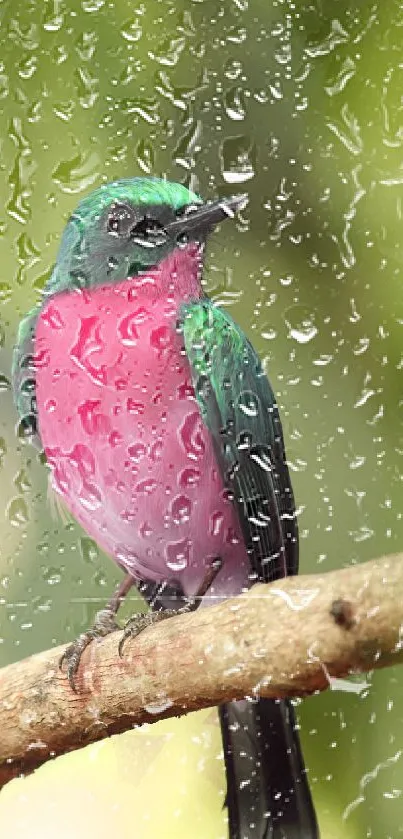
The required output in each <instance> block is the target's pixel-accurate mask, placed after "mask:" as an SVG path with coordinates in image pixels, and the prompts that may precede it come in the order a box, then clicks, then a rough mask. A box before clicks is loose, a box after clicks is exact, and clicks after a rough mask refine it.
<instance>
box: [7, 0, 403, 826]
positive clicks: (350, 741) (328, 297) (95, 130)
mask: <svg viewBox="0 0 403 839" xmlns="http://www.w3.org/2000/svg"><path fill="white" fill-rule="evenodd" d="M1 13H2V17H3V34H2V36H1V42H2V50H1V59H0V97H1V105H2V111H3V132H2V151H1V169H2V172H1V179H0V184H1V195H2V211H1V213H0V234H1V247H2V276H1V277H0V345H1V356H0V359H1V361H0V397H1V420H0V421H1V428H0V468H1V481H0V508H1V509H2V510H3V522H2V539H1V549H0V618H1V619H0V637H1V642H2V643H1V646H0V662H1V664H2V665H5V664H7V663H8V662H11V661H14V660H17V659H19V658H22V657H24V656H27V655H30V654H32V653H34V652H36V651H39V650H41V649H47V648H49V647H51V646H52V645H56V644H59V643H63V642H64V641H67V640H69V639H71V638H73V637H75V636H76V635H77V634H78V633H79V632H81V631H82V630H83V629H85V628H87V627H88V626H89V624H90V623H91V620H92V618H93V615H94V612H95V611H96V609H97V608H100V606H101V605H103V604H104V602H105V600H106V599H107V598H108V597H109V596H110V593H111V591H112V589H113V587H114V585H115V583H116V582H117V581H118V580H119V579H120V576H119V571H118V570H117V569H116V567H115V566H114V565H113V563H112V562H111V561H110V560H109V559H108V558H107V557H106V556H105V555H103V554H102V552H101V551H100V549H99V548H97V547H96V545H95V544H94V542H93V541H92V540H91V539H90V538H89V537H88V536H87V535H86V534H85V533H84V532H83V531H82V530H81V529H80V527H79V526H78V525H77V524H76V523H74V522H72V521H70V519H69V518H67V519H66V518H64V519H63V517H61V516H60V514H59V512H58V511H56V512H55V511H53V512H52V507H53V506H54V504H53V502H51V501H50V500H49V501H48V472H47V469H46V468H45V466H44V464H43V462H42V461H41V457H40V455H38V453H37V452H36V451H35V449H34V448H32V447H31V446H30V445H29V444H28V443H27V442H26V441H25V440H24V435H23V434H22V433H20V434H18V422H17V415H16V412H15V408H14V406H13V404H12V397H11V391H10V368H11V353H12V347H13V344H14V342H15V336H16V331H17V325H18V322H19V320H20V319H21V317H22V316H23V315H24V314H25V313H26V312H27V311H28V310H29V309H30V308H32V306H34V304H35V303H36V301H37V299H38V293H39V292H40V290H41V289H42V288H43V286H44V284H45V283H46V281H47V279H48V278H49V276H50V273H51V270H52V266H53V264H54V260H55V257H56V252H57V249H58V245H59V240H60V235H61V232H62V229H63V227H64V225H65V223H66V221H67V219H68V217H69V215H70V213H71V212H72V211H73V210H74V208H75V207H76V205H77V203H78V201H79V200H80V199H81V198H82V197H83V196H84V195H85V194H87V193H88V192H89V191H90V190H91V189H93V188H95V187H96V186H98V185H100V184H101V183H102V182H103V181H107V180H112V179H115V178H121V177H129V176H133V175H146V176H147V175H151V174H153V175H158V176H163V175H166V176H167V177H168V178H169V179H170V180H178V181H183V182H184V183H186V184H187V185H188V186H189V187H190V188H191V189H192V190H194V191H195V192H196V193H199V194H201V195H202V196H203V197H204V198H216V197H217V196H221V195H224V196H229V195H231V194H232V193H234V192H247V193H248V195H249V204H248V206H247V208H245V209H244V210H242V212H241V214H240V216H239V218H237V220H236V221H228V222H226V223H225V225H222V227H221V228H220V230H218V231H216V232H215V233H214V234H213V236H212V237H211V241H210V244H209V247H208V250H207V256H206V268H205V273H204V277H205V287H206V290H207V292H208V293H209V294H210V295H211V296H212V298H213V299H214V300H215V301H216V302H218V303H220V304H221V305H222V306H223V307H225V308H228V311H229V312H230V313H231V315H232V316H233V317H234V318H235V319H236V320H237V322H238V323H239V324H240V325H241V326H242V328H243V329H244V330H245V332H246V333H247V335H248V337H249V338H250V339H251V340H252V341H253V343H254V346H255V347H256V349H257V351H258V352H259V354H260V357H261V358H262V361H263V364H264V367H265V370H266V371H267V372H268V374H269V376H270V380H271V383H272V385H273V388H274V390H275V392H276V394H277V396H278V401H279V405H280V409H281V415H282V420H283V427H284V434H285V439H286V445H287V453H288V457H289V462H290V468H291V476H292V481H293V486H294V490H295V495H296V499H297V506H298V510H299V514H300V517H299V525H300V537H301V560H300V569H301V571H302V572H309V571H311V572H314V571H326V570H330V569H334V568H339V567H341V566H344V565H348V564H350V563H352V562H361V561H365V560H368V559H371V558H374V557H377V556H381V555H383V554H386V553H393V552H395V551H398V550H399V549H401V545H402V537H403V522H402V514H401V489H400V486H401V471H402V468H401V461H402V451H403V447H402V415H401V399H402V395H401V394H402V387H401V382H402V372H401V370H402V360H401V345H402V340H401V331H402V330H401V327H402V287H403V285H402V266H403V253H402V244H401V222H402V185H403V170H402V143H403V122H402V103H401V89H402V47H401V40H402V33H403V13H402V9H401V4H399V3H398V2H391V3H388V4H381V3H373V4H358V3H357V4H351V3H344V2H340V0H338V2H337V3H336V2H333V3H332V2H330V3H326V4H324V3H322V2H320V0H317V2H314V3H311V4H308V5H306V6H304V7H301V8H300V7H298V5H297V4H293V3H290V2H273V3H270V4H267V3H266V2H262V1H261V2H257V3H256V4H252V3H248V2H247V0H233V2H226V3H222V4H220V3H215V2H211V0H204V2H203V0H198V2H196V1H195V2H184V3H182V4H181V3H177V2H175V3H171V2H169V0H162V2H157V0H152V2H148V3H147V4H145V3H144V4H141V3H140V4H139V5H138V6H136V8H134V7H133V5H132V4H130V3H128V2H126V0H124V2H121V3H120V4H115V5H114V4H107V3H105V2H103V0H89V2H84V0H82V2H73V3H69V4H67V3H64V2H59V0H55V2H47V3H44V4H39V3H35V2H32V3H28V4H22V5H21V7H20V8H17V7H16V6H15V5H12V4H10V3H3V4H2V9H1ZM141 323H142V315H141V314H138V315H136V317H135V318H134V319H131V320H128V321H127V322H123V321H121V322H120V329H121V339H122V344H123V346H127V348H130V347H132V346H134V344H133V342H134V341H135V340H136V336H137V332H138V330H139V329H140V328H141ZM155 342H156V344H157V348H160V349H161V348H163V346H164V335H163V334H162V333H159V334H157V335H155ZM89 358H90V360H91V355H90V356H89ZM49 398H50V399H51V397H49ZM141 404H142V403H141V400H138V401H137V402H136V403H133V404H132V405H131V408H132V412H133V417H135V418H136V421H137V420H138V415H139V413H141ZM244 405H245V411H253V400H251V399H250V398H249V396H248V395H247V394H245V402H244ZM48 407H49V410H50V411H51V410H52V404H49V406H48ZM83 411H84V408H83ZM190 416H191V415H190ZM83 422H87V423H90V424H92V425H93V426H94V428H98V430H99V429H100V427H101V425H102V416H100V415H99V413H98V412H97V410H96V408H94V406H88V405H87V409H86V410H85V411H84V413H83ZM182 430H183V434H184V435H185V439H186V440H188V439H189V440H190V441H191V445H192V446H193V445H194V446H196V447H197V446H200V445H201V442H200V438H199V437H198V433H197V429H196V428H195V427H193V425H191V420H189V426H186V427H184V428H183V429H182ZM20 432H21V429H20ZM142 453H143V450H142V448H141V441H140V442H139V441H137V443H136V442H135V441H134V442H133V448H132V450H131V451H130V452H129V453H128V457H129V459H130V460H131V461H132V465H133V466H135V465H137V464H138V463H139V462H140V461H141V458H142ZM155 456H156V457H157V456H158V450H156V451H155ZM195 480H197V466H195V465H193V464H192V465H191V466H189V467H188V469H187V472H186V474H185V473H182V483H181V485H180V490H179V489H178V492H177V493H176V494H175V495H173V496H172V499H171V508H170V515H172V518H173V520H174V521H175V520H177V521H178V522H183V521H184V520H185V519H186V517H187V516H188V515H189V513H188V510H189V495H190V493H191V492H193V489H192V487H193V485H194V481H195ZM144 490H145V491H147V488H146V487H144ZM148 490H149V491H151V490H152V487H151V486H149V487H148ZM91 498H92V502H93V503H97V500H96V494H95V496H94V494H92V496H91ZM90 501H91V499H90ZM216 512H217V515H215V517H214V520H212V522H211V530H212V533H213V534H214V533H215V531H217V532H218V531H219V530H220V528H221V527H222V519H221V518H220V515H221V513H220V511H216ZM171 560H172V561H173V563H174V564H176V565H177V563H178V562H182V563H183V562H184V561H185V560H186V545H184V546H182V549H181V550H178V552H177V553H176V554H175V556H174V557H173V558H172V557H171ZM138 607H139V603H138V601H135V602H133V601H132V602H131V603H130V604H129V606H128V607H127V608H126V613H127V614H128V613H129V611H131V610H132V609H133V608H138ZM346 687H347V686H346V685H345V686H344V688H346ZM401 691H402V675H401V673H400V670H399V669H398V668H392V669H389V670H386V671H384V672H378V673H376V674H375V675H373V676H372V675H370V676H367V677H365V679H364V678H363V679H362V689H356V690H347V689H344V690H343V691H340V690H334V691H329V692H328V693H327V694H325V695H321V696H318V697H314V698H312V699H310V700H308V701H306V702H305V703H304V704H303V706H302V707H301V708H300V720H301V726H302V736H303V745H304V753H305V757H306V762H307V765H308V766H309V769H310V778H311V783H312V789H313V794H314V797H315V802H316V804H317V807H318V812H319V818H320V820H321V824H322V830H323V836H324V837H325V839H328V837H329V839H331V837H333V836H334V837H336V836H337V837H339V836H341V835H343V836H345V837H360V839H361V837H363V836H367V837H376V838H377V839H383V837H385V839H386V837H392V836H393V837H396V836H398V835H400V833H401V832H402V831H403V828H402V826H401V825H402V823H403V818H402V815H403V810H402V807H403V805H402V797H401V796H402V781H401V775H402V768H401V764H402V756H401V734H400V731H401V725H402V719H401V717H402V711H401ZM202 729H203V726H202ZM209 732H210V729H209ZM196 736H197V737H199V738H201V739H200V742H206V741H207V740H208V741H209V742H210V740H209V738H210V733H208V734H206V733H205V730H204V733H203V730H201V732H199V733H198V734H197V735H196V734H195V733H194V732H193V733H192V734H189V731H188V730H186V734H185V735H184V738H185V741H186V738H191V737H196ZM161 737H162V735H161ZM203 738H204V740H203ZM160 742H162V740H161V741H160ZM107 747H109V748H110V749H112V752H111V753H109V752H108V758H107V759H105V758H104V761H105V763H102V755H103V754H105V753H104V752H103V751H102V749H101V747H99V749H98V752H99V756H98V757H97V758H96V760H99V763H98V764H96V762H95V763H93V765H94V766H95V767H96V768H95V769H94V778H95V780H94V787H93V788H91V789H89V788H88V787H87V792H86V796H89V797H90V798H91V800H94V799H95V800H98V802H99V800H100V799H101V798H102V795H103V793H102V790H103V784H104V782H105V772H107V771H111V783H112V779H113V782H114V784H115V787H114V791H113V795H111V797H110V799H108V805H106V804H105V803H104V802H103V805H102V808H103V809H102V808H101V805H100V804H99V803H98V805H97V806H98V811H97V807H96V806H95V807H94V812H93V815H92V819H93V821H92V825H93V826H94V825H95V824H96V820H97V812H98V815H99V814H100V820H99V828H97V830H99V831H100V832H99V834H98V835H103V834H102V830H103V829H105V830H106V827H104V826H105V825H106V823H107V822H108V819H109V825H112V824H114V826H116V819H117V818H118V819H119V828H118V829H119V832H120V833H121V835H123V836H125V835H131V833H130V826H132V825H133V822H134V819H135V818H137V815H138V814H136V813H135V812H133V808H132V805H131V804H130V806H129V805H128V801H131V798H130V784H129V783H128V773H129V772H130V766H131V762H132V761H133V759H134V758H133V751H130V747H129V745H127V741H126V740H125V738H119V742H117V741H116V742H114V744H110V743H109V744H106V746H105V747H104V746H103V747H102V748H107ZM181 748H182V749H183V748H184V746H183V744H182V747H180V746H178V751H177V758H178V759H179V757H178V755H179V754H180V753H181ZM113 749H115V751H113ZM211 750H212V751H211V752H209V753H208V754H209V758H208V759H207V758H206V764H209V765H210V764H211V765H210V769H211V766H213V772H215V771H216V763H217V762H216V763H214V760H215V758H214V759H213V758H211V754H213V755H216V754H218V752H219V745H217V744H216V745H215V746H211ZM134 751H135V750H134ZM98 752H97V753H94V754H96V755H98ZM210 758H211V760H210ZM72 759H74V761H75V764H74V766H75V770H74V773H73V774H74V775H75V778H76V777H77V774H79V773H80V771H82V772H83V778H84V780H83V783H85V784H88V783H89V782H88V769H85V766H84V765H83V767H82V769H80V766H81V764H80V753H77V754H76V755H75V756H74V758H72ZM82 760H83V761H85V760H87V758H82ZM172 760H173V758H172ZM94 761H95V758H94ZM194 763H195V769H194V771H195V778H197V775H198V773H199V774H200V776H203V772H204V764H203V759H202V757H200V760H199V762H197V761H195V762H194ZM105 764H106V765H105ZM111 764H113V767H114V769H113V772H112V770H109V769H107V767H108V766H111ZM51 769H52V767H51V766H48V767H47V768H46V771H47V772H50V771H51ZM66 771H69V770H66ZM37 776H38V777H39V773H37ZM35 777H36V776H35ZM220 777H221V776H220ZM173 780H174V779H173ZM195 782H196V781H195ZM49 783H50V782H49ZM62 783H63V782H61V783H56V782H55V787H54V799H53V800H54V802H55V808H56V812H57V808H58V807H61V806H62V805H61V802H60V799H58V798H57V795H58V792H57V791H58V790H60V787H61V784H62ZM65 783H66V785H67V787H68V789H70V786H68V784H67V781H66V782H65ZM68 783H69V784H71V783H72V781H71V780H70V781H69V782H68ZM155 783H159V782H158V781H156V782H155ZM203 783H204V780H203ZM209 783H210V782H209V781H206V785H207V786H208V785H209ZM67 787H66V788H67ZM50 788H51V789H53V787H52V785H50ZM72 789H73V792H72V793H71V794H76V793H74V783H73V787H72ZM189 789H191V784H189ZM208 789H209V790H210V791H207V792H206V796H207V798H206V799H205V800H206V801H207V800H210V799H208V796H209V795H210V796H213V795H214V789H219V790H220V794H221V799H220V807H221V804H222V797H223V780H222V777H221V780H217V778H216V777H215V776H214V782H213V783H212V784H211V785H210V786H208ZM9 790H10V791H9ZM9 790H7V796H10V799H8V798H7V799H6V798H5V794H4V802H5V803H3V805H2V802H1V796H0V814H1V806H4V808H5V811H4V812H5V815H4V819H6V818H8V817H9V816H8V813H9V812H11V811H12V809H13V806H14V810H15V803H14V805H13V802H12V800H11V795H12V793H11V786H10V788H9ZM212 790H213V791H212ZM35 796H40V793H39V792H36V793H35ZM172 796H173V793H172V795H171V797H170V796H169V794H168V792H167V791H166V800H167V802H168V801H171V800H172ZM189 796H190V797H191V792H189V790H188V791H187V794H186V796H184V798H186V800H188V799H189ZM38 800H39V799H38ZM85 800H87V798H86V799H85ZM164 800H165V799H164ZM211 800H212V799H211ZM7 802H8V803H7ZM180 802H182V803H180V804H179V805H178V808H179V810H180V811H181V812H182V811H183V807H184V804H183V801H182V798H181V799H180ZM140 804H141V802H140ZM150 806H151V805H150ZM166 806H168V804H167V805H166ZM169 806H171V805H169ZM214 806H215V807H216V812H217V813H218V814H219V813H220V812H221V811H220V807H219V806H218V805H211V807H210V805H208V804H206V808H207V809H206V812H207V811H208V812H210V809H211V808H213V809H214ZM8 807H9V808H10V810H7V808H8ZM181 808H182V809H181ZM172 809H174V808H172ZM116 811H118V813H119V815H118V816H116ZM40 818H41V816H40V815H38V819H40ZM48 818H50V816H48ZM172 818H173V819H175V817H174V816H172ZM220 818H222V817H221V816H220V815H218V819H220ZM21 819H23V816H22V815H21ZM138 819H139V823H140V822H141V815H138ZM196 821H197V819H196ZM0 822H1V816H0ZM182 822H183V820H181V827H180V830H183V831H184V832H183V835H184V836H186V835H189V834H188V833H186V827H185V826H183V823H182ZM49 823H50V822H49ZM173 823H175V820H174V822H173ZM21 824H22V822H21ZM38 824H39V821H38ZM175 824H176V823H175ZM17 827H18V826H17ZM17 827H16V828H15V829H17ZM202 828H203V823H202V824H201V827H200V830H201V831H202ZM19 829H20V833H19V834H18V833H17V835H18V836H24V835H27V834H26V833H24V829H23V827H21V828H19ZM66 829H67V828H66ZM180 830H179V828H178V832H176V833H175V835H176V836H179V835H181V834H180ZM109 833H110V829H109ZM109 833H108V835H109ZM31 835H32V833H31ZM39 835H46V834H45V828H44V827H43V825H42V826H41V832H40V831H39V828H38V836H39ZM66 835H71V834H68V833H66ZM74 835H78V834H77V833H75V834H74ZM86 835H88V834H86ZM105 835H106V834H105ZM141 835H143V834H141ZM146 835H147V834H146V833H144V837H146ZM193 835H194V836H196V835H197V834H196V828H195V833H194V834H193ZM200 835H201V836H204V837H206V833H203V832H201V833H200ZM210 835H211V837H212V839H213V837H214V839H215V837H217V839H218V837H222V836H224V835H225V827H223V825H222V822H221V824H220V826H218V827H217V826H216V825H212V826H211V831H210V833H209V837H210Z"/></svg>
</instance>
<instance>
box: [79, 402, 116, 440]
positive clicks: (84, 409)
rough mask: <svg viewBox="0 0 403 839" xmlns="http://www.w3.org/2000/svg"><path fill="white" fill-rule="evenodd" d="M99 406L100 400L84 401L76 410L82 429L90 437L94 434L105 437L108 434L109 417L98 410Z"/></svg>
mask: <svg viewBox="0 0 403 839" xmlns="http://www.w3.org/2000/svg"><path fill="white" fill-rule="evenodd" d="M100 406H101V400H100V399H86V401H85V402H82V403H81V404H80V405H79V406H78V408H77V412H78V415H79V417H80V420H81V424H82V427H83V429H84V431H85V433H86V434H89V435H91V436H92V435H94V434H97V435H107V434H109V432H110V425H111V424H110V420H109V417H107V416H105V414H103V413H102V412H101V411H100V410H99V409H100Z"/></svg>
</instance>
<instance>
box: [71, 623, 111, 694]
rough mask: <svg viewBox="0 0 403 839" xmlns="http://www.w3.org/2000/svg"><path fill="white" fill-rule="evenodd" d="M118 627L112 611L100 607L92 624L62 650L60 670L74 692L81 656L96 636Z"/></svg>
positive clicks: (107, 633) (75, 691) (103, 635)
mask: <svg viewBox="0 0 403 839" xmlns="http://www.w3.org/2000/svg"><path fill="white" fill-rule="evenodd" d="M117 629H120V627H119V626H118V624H117V623H116V620H115V615H114V612H113V611H112V610H111V609H101V611H100V612H98V613H97V614H96V616H95V621H94V625H93V627H92V628H91V629H89V630H88V631H87V632H83V633H82V634H81V635H79V636H78V638H76V640H75V641H73V642H72V644H70V645H69V646H68V647H67V648H66V649H65V651H64V653H63V655H62V657H61V659H60V661H59V668H60V670H63V671H65V673H66V675H67V678H68V680H69V683H70V687H71V689H72V691H74V693H77V688H76V684H75V677H76V675H77V671H78V668H79V666H80V661H81V656H82V654H83V652H84V650H85V649H86V647H88V645H89V644H91V642H92V641H94V640H95V639H96V638H104V637H105V636H106V635H109V634H110V633H111V632H115V631H116V630H117Z"/></svg>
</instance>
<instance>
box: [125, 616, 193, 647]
mask: <svg viewBox="0 0 403 839" xmlns="http://www.w3.org/2000/svg"><path fill="white" fill-rule="evenodd" d="M180 611H181V610H180V609H178V610H176V609H165V610H164V611H161V612H144V613H143V612H142V613H140V614H137V615H133V617H132V618H129V620H128V621H127V623H126V625H125V628H124V630H123V633H122V637H121V639H120V641H119V645H118V652H119V656H120V658H123V647H124V646H125V644H126V642H127V641H128V640H129V639H130V638H136V637H137V635H140V632H143V629H147V627H148V626H152V625H153V624H154V623H159V622H160V621H163V620H166V619H167V618H172V617H174V616H175V615H178V614H180Z"/></svg>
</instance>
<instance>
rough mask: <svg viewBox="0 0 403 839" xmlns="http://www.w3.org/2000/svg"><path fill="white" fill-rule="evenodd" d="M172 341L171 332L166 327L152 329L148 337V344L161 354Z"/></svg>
mask: <svg viewBox="0 0 403 839" xmlns="http://www.w3.org/2000/svg"><path fill="white" fill-rule="evenodd" d="M171 340H172V332H171V330H170V329H169V328H168V326H159V327H158V328H157V329H153V331H152V332H151V335H150V344H151V346H152V347H154V349H155V350H158V351H159V352H163V351H164V350H166V349H168V347H169V346H170V344H171Z"/></svg>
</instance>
